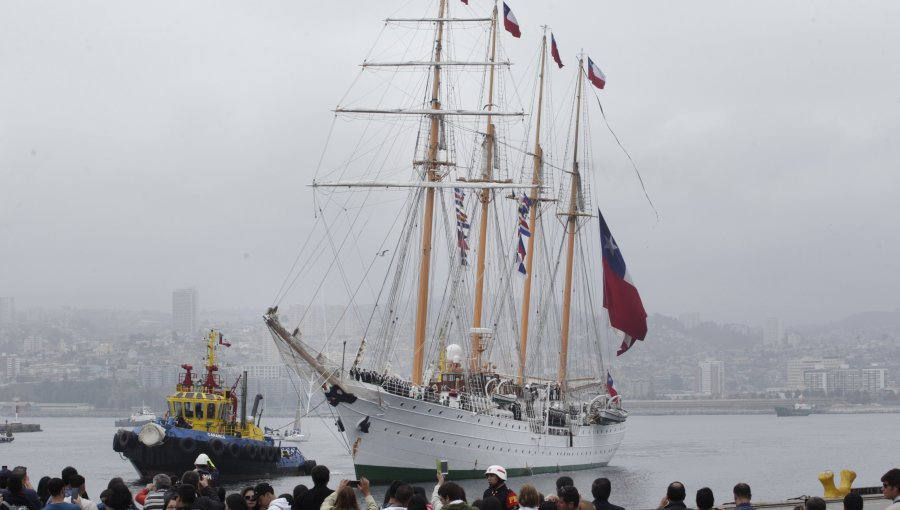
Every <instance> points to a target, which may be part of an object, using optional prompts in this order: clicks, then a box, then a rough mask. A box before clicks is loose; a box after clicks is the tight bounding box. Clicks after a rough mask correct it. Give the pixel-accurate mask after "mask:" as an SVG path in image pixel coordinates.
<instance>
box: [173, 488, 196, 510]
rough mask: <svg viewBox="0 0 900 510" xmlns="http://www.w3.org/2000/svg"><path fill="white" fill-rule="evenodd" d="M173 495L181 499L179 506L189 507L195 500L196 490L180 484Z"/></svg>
mask: <svg viewBox="0 0 900 510" xmlns="http://www.w3.org/2000/svg"><path fill="white" fill-rule="evenodd" d="M175 494H177V495H178V498H179V499H181V503H182V504H181V505H179V506H191V505H192V504H193V503H194V501H196V500H197V489H196V488H194V486H193V485H191V484H187V483H182V484H181V485H179V486H178V488H177V489H175Z"/></svg>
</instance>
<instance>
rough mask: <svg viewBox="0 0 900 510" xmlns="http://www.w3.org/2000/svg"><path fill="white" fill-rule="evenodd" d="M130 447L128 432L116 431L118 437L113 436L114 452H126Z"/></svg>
mask: <svg viewBox="0 0 900 510" xmlns="http://www.w3.org/2000/svg"><path fill="white" fill-rule="evenodd" d="M127 446H128V431H127V430H122V429H119V430H118V431H116V435H115V436H113V451H114V452H124V451H125V448H126V447H127Z"/></svg>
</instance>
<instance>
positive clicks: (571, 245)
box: [559, 58, 584, 391]
mask: <svg viewBox="0 0 900 510" xmlns="http://www.w3.org/2000/svg"><path fill="white" fill-rule="evenodd" d="M583 61H584V60H583V58H579V59H578V91H577V93H576V101H575V141H574V144H573V149H572V186H571V188H572V190H571V195H570V198H569V212H568V214H567V216H568V218H567V219H566V234H567V236H568V241H567V245H568V246H567V250H566V276H565V278H566V280H565V290H564V294H563V309H562V332H561V334H560V349H559V387H560V390H562V391H565V390H566V368H567V366H568V358H569V317H570V316H571V312H572V270H573V265H574V259H575V229H576V227H577V219H578V189H579V187H580V186H581V176H580V174H579V173H578V128H579V127H580V126H579V123H580V122H581V88H582V83H583V82H584V77H583V76H582V72H583V71H582V64H583Z"/></svg>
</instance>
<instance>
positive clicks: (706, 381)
mask: <svg viewBox="0 0 900 510" xmlns="http://www.w3.org/2000/svg"><path fill="white" fill-rule="evenodd" d="M695 389H696V391H697V393H700V394H702V395H709V396H711V397H724V396H725V363H724V362H722V361H715V360H706V361H701V362H700V363H699V364H698V365H697V378H696V388H695Z"/></svg>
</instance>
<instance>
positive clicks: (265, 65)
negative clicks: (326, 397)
mask: <svg viewBox="0 0 900 510" xmlns="http://www.w3.org/2000/svg"><path fill="white" fill-rule="evenodd" d="M452 1H453V0H451V2H452ZM482 1H483V0H470V3H473V4H474V3H477V2H482ZM509 3H510V6H511V7H512V9H513V10H514V12H515V14H516V16H517V17H518V20H519V22H520V24H521V25H522V32H523V37H522V39H520V40H512V39H509V38H508V36H507V39H505V40H504V44H505V46H506V47H507V48H508V49H510V53H515V52H516V51H522V53H523V54H525V55H530V54H531V53H532V50H533V49H534V47H535V45H536V44H537V43H538V38H539V35H540V28H539V26H540V25H543V24H547V25H550V26H551V27H552V28H553V31H554V33H555V35H556V38H557V40H558V41H559V43H560V47H561V48H560V49H561V50H562V53H563V58H564V60H566V61H568V62H572V63H574V59H575V54H576V53H577V52H578V51H579V49H582V48H583V49H584V50H585V51H586V52H587V53H588V54H589V55H590V56H591V57H592V58H593V59H594V60H595V61H596V62H597V63H598V65H600V67H602V68H603V70H604V71H605V73H606V74H607V77H608V86H607V88H606V90H604V91H603V92H602V96H601V97H602V98H603V101H604V106H605V108H606V112H607V115H608V117H609V119H610V123H611V124H612V126H613V128H614V129H615V130H616V132H617V134H618V135H619V136H620V138H621V139H622V140H623V142H624V144H625V145H626V147H627V148H628V149H629V151H630V153H631V155H632V156H633V158H634V159H635V161H636V162H637V164H638V166H639V168H640V170H641V172H642V175H643V178H644V181H645V183H646V186H647V190H648V192H649V194H650V196H651V198H652V199H653V201H654V203H655V205H656V208H657V209H658V211H659V220H658V221H657V220H656V216H655V214H654V213H653V211H652V209H650V207H649V206H648V205H647V203H646V201H645V200H644V198H643V195H642V194H641V191H640V188H639V186H638V184H637V182H636V179H635V178H634V175H633V174H632V173H631V170H630V167H629V166H628V163H627V160H625V159H624V158H623V157H621V155H618V156H613V157H612V159H611V160H612V162H611V163H610V164H609V166H608V171H609V178H608V184H609V186H610V188H609V189H606V190H605V191H604V194H606V195H610V194H614V195H615V197H616V200H615V203H614V204H612V205H611V206H610V207H609V208H605V210H604V212H605V213H606V215H607V219H608V220H609V222H610V227H611V228H612V229H613V232H614V233H615V235H616V238H617V240H618V241H619V245H620V246H621V248H622V250H623V252H624V254H625V257H626V260H627V262H628V264H629V270H630V272H631V274H632V277H633V278H634V280H635V281H636V283H637V285H638V288H639V289H640V291H641V294H642V296H643V299H644V303H645V306H646V308H647V310H648V312H649V313H651V314H652V313H663V314H667V315H673V316H677V315H678V314H681V313H683V312H699V313H700V316H701V317H702V318H703V319H710V320H716V321H733V322H743V323H749V324H760V323H761V322H762V321H763V320H764V319H765V318H766V317H769V316H779V317H781V318H782V319H784V321H785V322H786V323H787V324H789V325H790V324H798V323H806V322H822V321H829V320H832V319H837V318H840V317H842V316H844V315H848V314H850V313H854V312H858V311H864V310H893V309H897V308H900V292H898V290H900V228H898V218H900V205H898V203H900V202H898V194H900V171H898V170H900V167H898V166H900V165H898V163H900V30H897V27H900V3H898V2H895V1H892V0H883V1H868V2H861V3H860V2H836V1H821V0H815V1H790V2H784V1H753V2H750V1H744V2H736V1H721V0H716V1H702V2H700V1H697V2H670V1H657V2H610V1H599V2H598V1H565V2H562V1H557V2H548V1H543V2H538V1H531V0H528V1H524V0H518V1H516V0H510V2H509ZM407 4H412V5H413V8H412V13H413V14H416V13H419V12H420V11H421V10H422V1H421V0H417V1H414V2H400V1H396V2H395V1H380V2H372V1H356V0H352V1H351V0H345V1H342V2H296V1H290V2H289V1H281V2H279V1H265V2H252V3H248V2H232V1H224V2H223V1H215V2H212V1H192V2H153V3H149V2H89V1H77V2H73V1H40V2H33V1H6V2H2V3H0V295H2V296H14V297H15V298H16V305H17V308H20V309H21V308H28V307H31V306H46V307H55V306H63V305H68V306H75V307H84V308H87V307H93V308H128V309H155V310H168V309H169V308H170V306H171V292H172V290H174V289H176V288H181V287H190V286H193V287H196V288H197V289H198V290H199V292H200V296H201V307H202V308H207V309H217V308H231V307H254V308H259V309H260V310H264V309H265V307H266V306H268V305H269V304H271V302H272V299H273V298H274V296H275V294H276V292H277V291H278V288H279V286H280V284H281V280H282V278H283V276H284V274H285V273H286V272H287V270H288V268H289V266H290V264H291V262H292V260H293V258H294V256H295V255H296V248H297V246H298V244H297V239H299V238H302V236H303V235H304V228H308V225H309V224H310V223H311V217H312V207H311V205H310V200H311V196H312V194H311V191H310V190H309V189H308V188H307V187H306V186H305V185H306V184H307V183H308V182H309V181H311V179H312V177H313V172H314V168H315V164H316V160H317V159H318V156H319V154H320V152H321V150H322V147H323V144H324V141H325V138H324V136H325V131H326V130H327V127H328V126H329V125H330V124H331V119H332V116H333V114H332V112H331V111H330V110H331V109H332V108H333V107H334V105H336V104H337V103H338V101H339V100H340V97H341V94H342V92H343V91H344V90H346V88H347V87H348V85H349V83H350V82H351V81H352V80H353V79H354V77H355V76H356V75H357V73H358V72H359V67H358V64H359V63H360V62H361V61H362V60H363V58H364V57H365V56H366V54H367V52H368V51H369V49H370V47H371V44H372V42H373V41H374V40H375V38H376V36H377V34H378V33H379V31H380V30H381V28H382V22H381V20H383V19H384V18H385V17H387V16H390V15H396V14H398V13H402V12H403V8H404V6H406V5H407ZM455 4H458V1H457V2H455ZM516 45H521V47H522V48H525V47H527V48H528V50H527V51H525V50H517V49H516V48H517V46H516ZM601 126H602V125H601V124H597V125H596V127H595V129H594V132H595V133H598V134H600V133H601V130H600V127H601ZM610 189H612V190H613V191H610Z"/></svg>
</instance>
